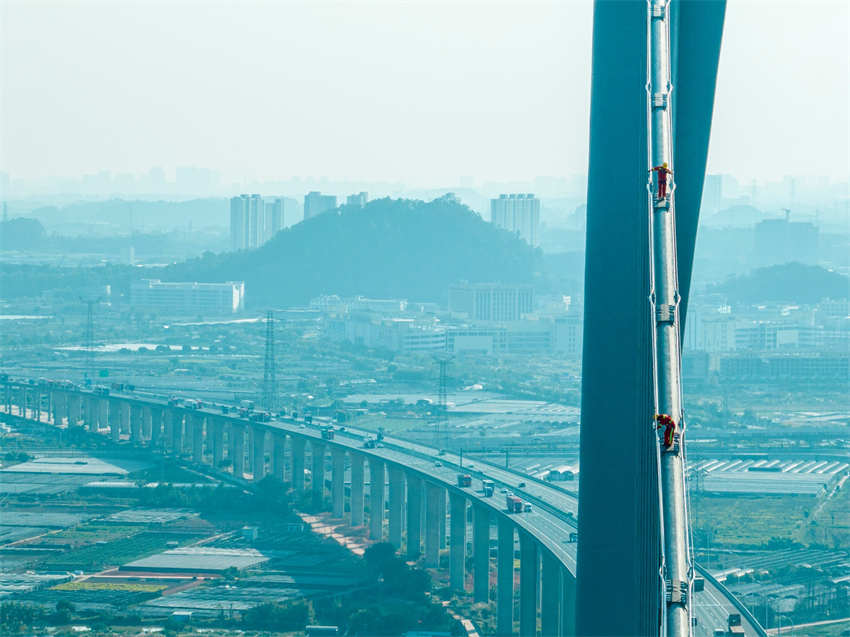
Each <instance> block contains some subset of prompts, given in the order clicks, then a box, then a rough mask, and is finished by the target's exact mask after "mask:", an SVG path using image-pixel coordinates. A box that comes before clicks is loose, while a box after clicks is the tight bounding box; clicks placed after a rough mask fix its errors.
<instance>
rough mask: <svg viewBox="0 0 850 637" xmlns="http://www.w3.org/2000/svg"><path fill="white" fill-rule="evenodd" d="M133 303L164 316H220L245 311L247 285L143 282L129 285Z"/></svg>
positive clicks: (147, 280) (242, 283) (231, 283)
mask: <svg viewBox="0 0 850 637" xmlns="http://www.w3.org/2000/svg"><path fill="white" fill-rule="evenodd" d="M130 304H131V305H132V306H133V307H134V308H136V309H139V310H143V311H146V312H153V313H156V314H159V315H163V316H220V315H227V314H236V313H238V312H241V311H242V310H243V309H244V308H245V282H244V281H227V282H225V283H198V282H191V283H189V282H178V281H160V280H159V279H142V280H141V281H137V282H134V283H132V284H131V285H130Z"/></svg>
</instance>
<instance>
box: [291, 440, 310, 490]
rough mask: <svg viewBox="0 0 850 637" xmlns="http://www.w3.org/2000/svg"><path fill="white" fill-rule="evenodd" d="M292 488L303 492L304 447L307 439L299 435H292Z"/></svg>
mask: <svg viewBox="0 0 850 637" xmlns="http://www.w3.org/2000/svg"><path fill="white" fill-rule="evenodd" d="M291 440H292V488H293V489H295V491H296V492H297V493H303V492H304V455H305V454H304V448H305V447H306V446H307V441H306V440H304V438H301V437H295V436H293V437H292V439H291Z"/></svg>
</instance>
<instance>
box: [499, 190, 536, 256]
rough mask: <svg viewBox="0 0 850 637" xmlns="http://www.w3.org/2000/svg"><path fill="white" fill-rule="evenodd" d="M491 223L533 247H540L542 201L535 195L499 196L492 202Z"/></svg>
mask: <svg viewBox="0 0 850 637" xmlns="http://www.w3.org/2000/svg"><path fill="white" fill-rule="evenodd" d="M490 221H491V222H492V223H493V225H496V226H498V227H499V228H504V229H505V230H507V231H509V232H513V233H515V234H517V235H518V236H519V237H521V238H523V239H525V240H526V242H528V244H529V245H530V246H532V247H535V248H536V247H537V246H539V245H540V237H539V234H538V232H539V227H540V200H539V199H538V198H537V197H535V196H534V195H533V194H531V193H528V194H513V195H499V198H498V199H491V200H490Z"/></svg>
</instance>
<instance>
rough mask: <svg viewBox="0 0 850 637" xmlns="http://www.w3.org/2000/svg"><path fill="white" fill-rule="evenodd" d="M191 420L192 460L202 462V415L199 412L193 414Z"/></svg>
mask: <svg viewBox="0 0 850 637" xmlns="http://www.w3.org/2000/svg"><path fill="white" fill-rule="evenodd" d="M191 420H192V462H195V463H197V464H203V462H204V417H203V416H202V415H201V414H193V415H192V416H191Z"/></svg>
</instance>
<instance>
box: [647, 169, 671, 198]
mask: <svg viewBox="0 0 850 637" xmlns="http://www.w3.org/2000/svg"><path fill="white" fill-rule="evenodd" d="M652 170H653V171H655V172H657V173H658V199H664V197H666V196H667V175H672V174H673V171H672V170H670V169H669V168H667V162H666V161H665V162H664V163H663V164H661V165H660V166H655V167H654V168H652Z"/></svg>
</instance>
